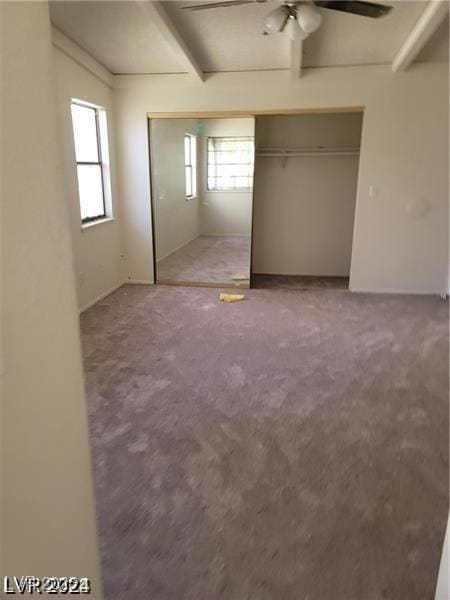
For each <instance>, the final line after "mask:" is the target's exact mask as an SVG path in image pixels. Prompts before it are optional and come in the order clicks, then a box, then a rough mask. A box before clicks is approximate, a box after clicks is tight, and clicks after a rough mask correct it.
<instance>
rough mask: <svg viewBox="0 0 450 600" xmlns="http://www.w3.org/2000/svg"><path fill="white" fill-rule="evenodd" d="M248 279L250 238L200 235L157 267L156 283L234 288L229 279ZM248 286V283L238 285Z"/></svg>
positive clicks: (240, 282)
mask: <svg viewBox="0 0 450 600" xmlns="http://www.w3.org/2000/svg"><path fill="white" fill-rule="evenodd" d="M237 273H238V274H242V275H245V276H247V277H250V237H248V236H232V235H227V236H213V235H201V236H199V237H198V238H196V239H195V240H193V241H192V242H189V244H186V245H185V246H183V247H182V248H180V249H179V250H177V251H176V252H174V253H173V254H171V255H170V256H168V257H167V258H164V259H163V260H160V261H159V262H158V263H157V265H156V276H157V280H158V281H159V282H164V281H167V280H169V281H195V282H201V283H222V284H224V285H233V279H232V276H233V275H235V274H237ZM238 283H239V284H241V285H242V284H248V281H239V282H238Z"/></svg>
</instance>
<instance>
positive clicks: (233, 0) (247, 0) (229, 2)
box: [181, 0, 267, 10]
mask: <svg viewBox="0 0 450 600" xmlns="http://www.w3.org/2000/svg"><path fill="white" fill-rule="evenodd" d="M254 2H267V0H223V1H222V2H209V3H207V4H191V5H187V6H182V7H181V8H182V9H183V10H208V9H209V8H227V7H228V6H240V5H241V4H253V3H254Z"/></svg>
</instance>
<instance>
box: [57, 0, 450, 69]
mask: <svg viewBox="0 0 450 600" xmlns="http://www.w3.org/2000/svg"><path fill="white" fill-rule="evenodd" d="M209 1H211V0H209ZM200 2H201V0H196V1H195V2H194V3H200ZM190 3H192V2H187V1H186V2H181V1H178V0H170V1H168V2H164V3H163V5H164V8H165V9H166V11H167V13H168V14H169V16H170V18H171V19H172V21H173V23H174V24H175V26H176V28H177V29H178V31H179V32H180V33H181V34H182V36H183V38H184V40H185V41H186V42H187V44H188V46H189V48H190V49H191V50H192V52H193V54H194V56H195V57H196V59H197V61H198V63H199V64H200V67H201V68H202V69H203V70H204V71H245V70H257V69H288V68H289V66H290V43H289V39H288V36H287V35H284V34H274V35H271V36H262V35H261V32H262V29H263V25H262V23H263V17H264V15H265V14H267V12H269V11H270V10H272V9H273V8H274V7H276V6H278V5H279V2H278V1H277V0H269V1H268V2H266V3H261V4H257V3H255V4H251V5H243V6H235V7H231V8H215V9H212V10H207V11H200V12H192V11H186V10H181V8H180V7H181V6H186V5H188V4H190ZM387 3H389V4H390V5H392V6H393V7H394V8H393V10H392V11H391V13H390V14H389V15H387V16H385V17H383V18H381V19H368V18H364V17H359V16H355V15H350V14H344V13H340V12H337V11H333V10H325V9H320V10H321V12H322V14H323V23H322V26H321V28H320V29H319V30H318V31H317V32H316V33H314V34H312V35H311V36H310V37H309V38H308V39H307V40H306V42H305V43H304V57H303V64H304V66H306V67H308V66H328V65H360V64H375V63H390V62H391V61H392V59H393V57H394V56H395V54H396V52H397V51H398V49H399V48H400V46H401V44H402V43H403V41H404V40H405V38H406V37H407V35H408V33H409V32H410V30H411V28H412V27H413V26H414V23H415V22H416V21H417V19H418V18H419V16H420V14H421V13H422V11H423V10H424V8H425V6H426V2H425V1H417V0H415V1H412V2H410V1H407V0H400V1H398V0H397V1H391V2H387ZM50 14H51V19H52V22H53V24H54V25H56V27H58V28H59V29H60V30H61V31H62V32H63V33H65V34H66V35H67V36H69V37H70V38H71V39H73V40H74V41H75V42H77V43H78V44H79V45H80V46H81V47H82V48H83V49H85V50H86V51H87V52H88V53H89V54H91V55H92V56H93V57H94V58H96V59H97V60H98V61H99V62H100V63H102V64H103V65H104V66H105V67H107V68H108V69H109V70H110V71H111V72H113V73H176V72H182V71H184V70H185V69H184V68H183V65H182V63H181V61H180V58H179V55H178V54H177V51H176V49H174V48H173V46H171V44H170V43H168V42H167V40H166V39H165V38H164V37H163V36H162V35H161V33H160V32H159V31H158V27H157V26H156V24H155V23H154V22H153V21H152V16H151V11H148V10H147V2H130V1H128V2H115V1H114V2H109V1H101V2H94V1H89V2H86V1H81V2H72V1H55V2H50ZM448 37H449V36H448V20H447V21H446V22H444V23H443V24H442V25H441V27H440V28H439V29H438V31H437V32H436V34H435V36H434V37H433V38H432V40H430V42H429V44H428V45H427V46H426V47H425V48H424V49H423V51H422V52H421V54H420V55H419V57H418V60H448Z"/></svg>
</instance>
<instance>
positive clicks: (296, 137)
mask: <svg viewBox="0 0 450 600" xmlns="http://www.w3.org/2000/svg"><path fill="white" fill-rule="evenodd" d="M361 125H362V114H361V113H360V114H351V113H349V114H332V115H325V114H321V115H319V114H316V115H296V116H267V117H258V118H257V132H258V134H257V146H258V149H259V148H290V149H293V148H296V149H300V148H310V149H311V148H317V147H318V146H323V147H325V148H358V147H359V145H360V139H361ZM358 162H359V157H358V156H327V157H325V156H322V157H319V156H315V157H314V156H292V157H289V158H288V159H286V160H285V161H284V160H283V159H281V158H278V157H261V156H257V158H256V168H255V197H254V203H255V206H254V226H253V272H254V273H275V274H285V275H340V276H348V275H349V274H350V260H351V251H352V239H353V223H354V214H355V202H356V186H357V180H358Z"/></svg>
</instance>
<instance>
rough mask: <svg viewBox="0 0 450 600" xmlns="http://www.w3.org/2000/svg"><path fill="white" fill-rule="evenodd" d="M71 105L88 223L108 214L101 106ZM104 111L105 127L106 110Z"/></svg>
mask: <svg viewBox="0 0 450 600" xmlns="http://www.w3.org/2000/svg"><path fill="white" fill-rule="evenodd" d="M71 109H72V124H73V135H74V141H75V157H76V161H77V175H78V193H79V200H80V210H81V222H82V223H88V222H90V221H96V220H98V219H104V218H105V217H106V209H105V186H104V173H103V168H104V164H103V161H102V144H101V133H100V129H101V127H100V116H99V115H100V111H101V109H99V108H98V107H95V106H92V105H89V104H83V103H81V102H78V101H72V105H71ZM101 112H102V113H103V119H105V123H104V125H105V127H106V115H105V111H101Z"/></svg>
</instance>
